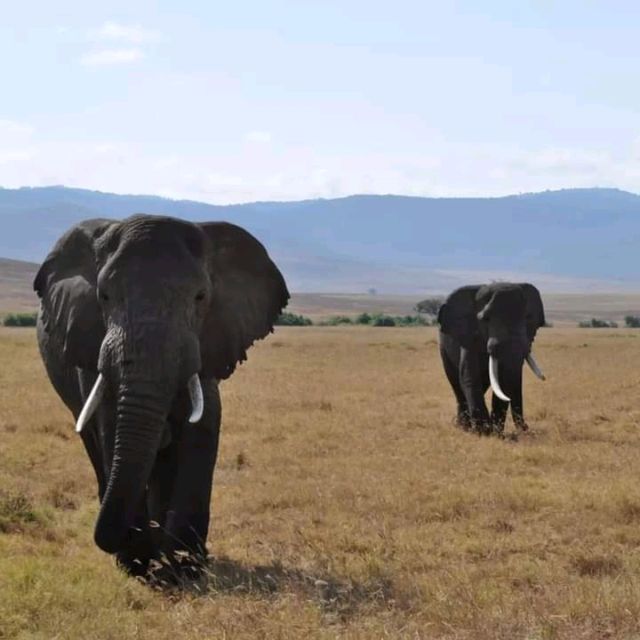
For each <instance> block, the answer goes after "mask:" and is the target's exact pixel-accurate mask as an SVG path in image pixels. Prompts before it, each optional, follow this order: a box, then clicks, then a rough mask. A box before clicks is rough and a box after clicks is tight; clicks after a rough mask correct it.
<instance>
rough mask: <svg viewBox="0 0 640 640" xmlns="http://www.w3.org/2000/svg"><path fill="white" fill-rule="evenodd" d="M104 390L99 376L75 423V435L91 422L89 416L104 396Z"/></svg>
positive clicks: (101, 376)
mask: <svg viewBox="0 0 640 640" xmlns="http://www.w3.org/2000/svg"><path fill="white" fill-rule="evenodd" d="M104 388H105V381H104V376H103V375H102V374H99V375H98V377H97V379H96V382H95V384H94V385H93V389H91V392H90V393H89V397H88V398H87V401H86V402H85V403H84V407H82V411H81V412H80V415H79V416H78V421H77V422H76V433H80V432H81V431H82V430H83V429H84V428H85V426H86V424H87V422H89V420H91V416H93V414H94V413H95V412H96V409H97V408H98V405H99V404H100V401H101V400H102V396H103V395H104Z"/></svg>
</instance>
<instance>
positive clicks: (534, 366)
mask: <svg viewBox="0 0 640 640" xmlns="http://www.w3.org/2000/svg"><path fill="white" fill-rule="evenodd" d="M527 364H528V365H529V366H530V367H531V371H533V373H535V374H536V375H537V376H538V378H540V380H546V378H545V377H544V373H542V371H541V370H540V367H539V366H538V363H537V362H536V359H535V358H534V357H533V354H532V353H530V354H529V355H528V356H527Z"/></svg>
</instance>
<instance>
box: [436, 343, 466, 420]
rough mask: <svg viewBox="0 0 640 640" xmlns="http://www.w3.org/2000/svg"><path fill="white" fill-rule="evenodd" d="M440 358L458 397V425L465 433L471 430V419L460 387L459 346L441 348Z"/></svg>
mask: <svg viewBox="0 0 640 640" xmlns="http://www.w3.org/2000/svg"><path fill="white" fill-rule="evenodd" d="M440 357H441V358H442V364H443V366H444V372H445V374H446V376H447V380H449V384H450V385H451V388H452V389H453V393H454V395H455V397H456V403H457V407H458V410H457V414H456V424H457V425H458V426H459V427H461V428H462V429H464V430H465V431H466V430H468V429H470V428H471V419H470V417H469V405H468V404H467V399H466V397H465V395H464V390H463V388H462V386H461V385H460V374H459V366H460V348H459V346H458V347H456V348H454V349H449V350H447V349H445V348H444V347H443V346H442V343H441V347H440Z"/></svg>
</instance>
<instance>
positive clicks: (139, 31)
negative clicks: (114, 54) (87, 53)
mask: <svg viewBox="0 0 640 640" xmlns="http://www.w3.org/2000/svg"><path fill="white" fill-rule="evenodd" d="M92 34H93V35H94V37H95V38H97V39H99V40H113V41H117V42H127V43H129V44H138V45H140V44H147V43H152V42H160V41H161V40H162V34H161V33H160V32H159V31H153V30H151V29H145V28H144V27H141V26H139V25H126V24H121V23H119V22H112V21H108V22H105V23H104V24H103V25H102V26H101V27H100V28H99V29H96V30H95V31H93V32H92Z"/></svg>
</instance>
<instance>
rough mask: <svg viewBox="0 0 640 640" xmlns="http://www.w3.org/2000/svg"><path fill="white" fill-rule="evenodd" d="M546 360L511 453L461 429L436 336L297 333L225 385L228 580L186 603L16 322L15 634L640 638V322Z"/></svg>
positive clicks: (1, 394) (202, 588)
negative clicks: (143, 544)
mask: <svg viewBox="0 0 640 640" xmlns="http://www.w3.org/2000/svg"><path fill="white" fill-rule="evenodd" d="M535 353H536V356H537V359H538V362H539V363H540V365H541V366H542V368H543V369H544V371H545V373H546V374H547V378H548V380H547V382H545V383H542V382H539V381H538V380H536V379H535V378H534V376H533V375H532V374H531V372H529V371H526V372H525V374H524V376H525V385H526V386H525V413H526V416H527V419H528V421H529V424H530V426H531V431H530V432H529V433H527V434H524V435H521V436H520V437H518V438H514V437H507V438H506V439H504V440H499V439H497V438H479V437H477V436H474V435H470V434H467V433H463V432H461V431H459V430H457V429H456V428H454V427H453V425H452V418H453V415H454V402H453V396H452V394H451V391H450V388H449V386H448V383H447V382H446V379H445V377H444V374H443V372H442V369H441V365H440V359H439V354H438V346H437V331H436V329H434V328H415V329H408V328H403V329H400V328H368V327H344V328H343V327H309V328H279V329H278V330H277V331H276V332H275V334H273V335H271V336H270V337H269V338H268V339H267V340H265V341H263V342H261V343H259V344H258V345H257V346H256V347H254V348H253V349H252V350H251V352H250V356H249V361H248V362H247V363H245V364H244V365H242V366H241V367H240V368H239V369H238V371H237V373H236V374H235V375H234V376H233V377H232V378H231V380H229V381H227V382H224V383H223V384H222V387H221V388H222V397H223V431H222V438H221V450H220V455H219V459H218V466H217V469H216V475H215V482H214V496H213V522H212V528H211V532H210V537H209V547H210V551H211V553H212V559H211V564H210V568H209V570H208V575H207V576H206V580H203V581H202V582H201V583H199V584H198V585H195V586H194V587H193V589H191V590H190V591H189V592H187V593H184V592H182V593H163V592H159V591H153V590H151V589H149V588H147V587H145V586H143V585H141V584H139V583H137V582H135V581H134V580H132V579H129V578H126V577H125V576H124V575H123V574H122V573H121V572H119V571H118V570H117V569H116V567H115V565H114V562H113V560H112V558H111V557H109V556H107V555H105V554H104V553H102V552H100V551H99V550H98V549H97V547H95V545H94V543H93V539H92V536H93V524H94V520H95V515H96V512H97V506H98V505H97V500H96V497H95V494H96V483H95V480H94V477H93V471H92V470H91V467H90V463H89V461H88V459H87V457H86V455H85V453H84V450H83V448H82V444H81V441H80V439H79V437H77V436H76V435H75V433H74V431H73V424H72V418H71V415H70V414H69V413H68V412H67V410H66V409H65V408H64V407H63V405H62V403H61V402H60V401H59V400H58V398H57V396H56V395H55V393H54V391H53V389H52V388H51V386H50V383H49V381H48V379H47V378H46V376H45V373H44V369H43V367H42V364H41V361H40V359H39V356H38V354H37V348H36V342H35V333H34V331H33V330H30V329H15V330H8V329H4V330H1V331H0V638H21V639H27V638H29V639H31V638H34V639H43V640H44V639H46V640H50V639H67V638H70V639H71V638H73V639H75V638H83V639H84V638H86V639H93V638H95V639H101V640H102V639H105V640H107V639H113V640H115V639H121V638H136V639H138V638H140V639H147V638H149V639H152V638H153V639H154V640H162V639H171V640H174V639H176V638H194V639H195V638H198V639H207V638H229V639H232V638H338V637H339V638H354V639H355V638H425V639H426V638H450V639H454V638H455V639H458V638H459V639H467V638H469V639H476V638H478V639H479V638H504V639H523V640H524V639H531V640H534V639H541V640H542V639H553V638H558V639H561V638H562V639H564V638H571V639H573V638H577V639H585V640H586V639H589V640H591V639H594V640H595V639H601V638H629V639H630V638H638V637H640V432H639V429H638V423H639V421H640V368H639V367H638V363H639V362H640V331H634V330H630V329H617V330H609V329H595V330H589V329H569V328H566V329H565V328H550V329H544V330H542V331H540V333H539V334H538V338H537V340H536V343H535ZM508 432H509V434H510V433H512V432H513V427H512V425H511V422H510V420H509V422H508ZM509 434H508V435H509Z"/></svg>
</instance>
